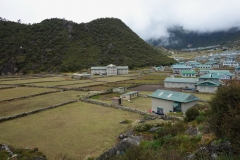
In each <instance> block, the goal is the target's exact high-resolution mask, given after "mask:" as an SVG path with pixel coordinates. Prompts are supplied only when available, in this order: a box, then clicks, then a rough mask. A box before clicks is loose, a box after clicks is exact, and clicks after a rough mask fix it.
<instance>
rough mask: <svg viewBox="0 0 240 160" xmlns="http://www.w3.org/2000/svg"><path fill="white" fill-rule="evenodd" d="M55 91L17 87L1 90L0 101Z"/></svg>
mask: <svg viewBox="0 0 240 160" xmlns="http://www.w3.org/2000/svg"><path fill="white" fill-rule="evenodd" d="M55 90H56V89H50V88H31V87H17V88H10V89H2V90H0V95H1V96H0V100H5V99H10V98H15V97H21V96H27V95H31V94H37V93H41V92H48V91H55Z"/></svg>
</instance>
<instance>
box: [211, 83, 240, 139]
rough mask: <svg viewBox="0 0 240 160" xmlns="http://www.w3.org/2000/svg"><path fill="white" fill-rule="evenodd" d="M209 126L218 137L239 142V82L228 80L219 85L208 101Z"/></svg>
mask: <svg viewBox="0 0 240 160" xmlns="http://www.w3.org/2000/svg"><path fill="white" fill-rule="evenodd" d="M209 104H210V106H211V108H210V114H209V115H210V117H209V120H208V122H209V128H210V130H211V131H213V132H214V134H215V135H216V137H217V138H219V139H229V140H230V141H231V143H232V144H239V142H240V132H239V131H240V125H239V124H240V83H239V82H238V81H230V82H229V83H228V84H227V85H226V86H222V87H220V88H219V89H218V90H217V92H216V94H215V95H214V96H213V97H212V99H211V100H210V101H209Z"/></svg>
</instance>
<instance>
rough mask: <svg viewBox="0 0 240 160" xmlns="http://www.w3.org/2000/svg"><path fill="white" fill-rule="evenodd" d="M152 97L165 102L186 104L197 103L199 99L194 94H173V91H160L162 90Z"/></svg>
mask: <svg viewBox="0 0 240 160" xmlns="http://www.w3.org/2000/svg"><path fill="white" fill-rule="evenodd" d="M150 97H152V98H158V99H165V100H169V101H175V102H184V103H187V102H192V101H197V100H198V99H199V98H198V97H196V96H194V95H193V94H189V93H182V92H173V91H167V90H160V89H158V90H156V91H155V92H154V93H153V94H151V95H150Z"/></svg>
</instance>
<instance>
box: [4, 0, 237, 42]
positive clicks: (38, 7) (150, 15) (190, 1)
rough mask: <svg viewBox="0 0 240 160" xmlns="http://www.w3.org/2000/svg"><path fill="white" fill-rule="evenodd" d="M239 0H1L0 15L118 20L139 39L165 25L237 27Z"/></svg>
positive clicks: (162, 33)
mask: <svg viewBox="0 0 240 160" xmlns="http://www.w3.org/2000/svg"><path fill="white" fill-rule="evenodd" d="M239 15H240V1H239V0H130V1H128V0H121V1H120V0H118V1H117V0H114V1H113V0H102V1H99V0H88V1H85V0H68V1H65V0H34V1H32V0H18V1H16V0H1V1H0V16H1V17H2V18H7V19H9V20H12V21H17V20H18V19H21V21H22V23H39V22H41V21H42V20H44V19H47V18H55V17H58V18H66V19H67V20H72V21H74V22H77V23H81V22H89V21H91V20H94V19H97V18H102V17H115V18H119V19H121V20H122V21H123V22H124V23H126V24H127V25H128V26H129V27H130V28H131V29H132V30H133V31H134V32H136V33H137V34H138V35H139V36H140V37H141V38H143V39H149V38H159V37H166V36H168V33H167V28H169V27H173V26H183V28H184V29H186V30H193V31H197V32H212V31H220V30H227V29H229V28H231V27H239V26H240V17H239Z"/></svg>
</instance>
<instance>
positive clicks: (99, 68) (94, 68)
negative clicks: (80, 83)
mask: <svg viewBox="0 0 240 160" xmlns="http://www.w3.org/2000/svg"><path fill="white" fill-rule="evenodd" d="M93 69H107V68H106V67H102V66H101V67H91V70H93Z"/></svg>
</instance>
